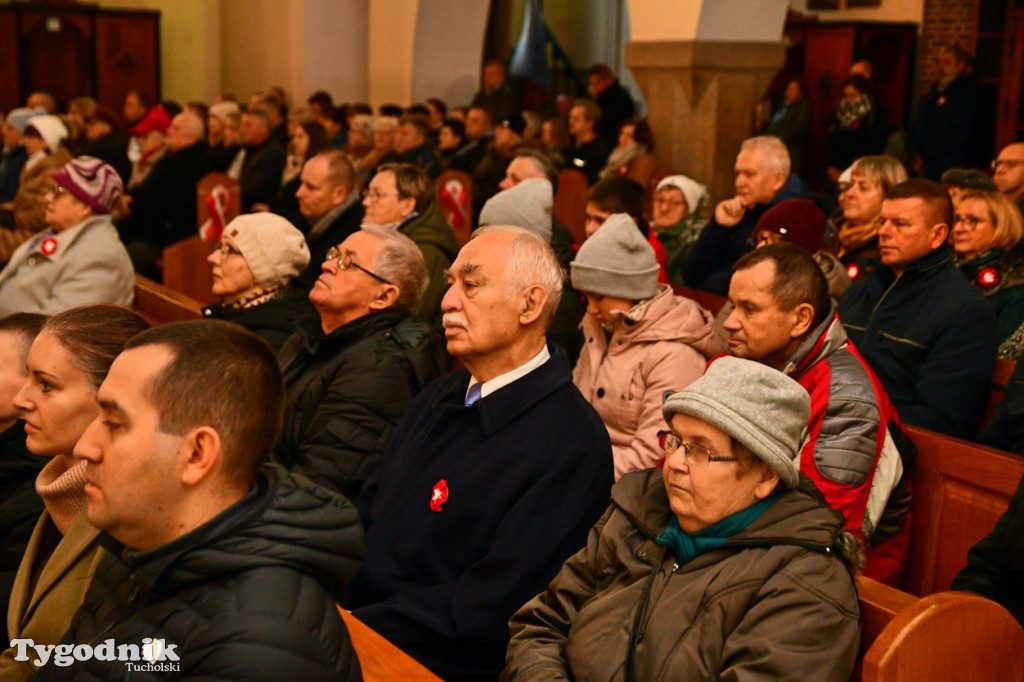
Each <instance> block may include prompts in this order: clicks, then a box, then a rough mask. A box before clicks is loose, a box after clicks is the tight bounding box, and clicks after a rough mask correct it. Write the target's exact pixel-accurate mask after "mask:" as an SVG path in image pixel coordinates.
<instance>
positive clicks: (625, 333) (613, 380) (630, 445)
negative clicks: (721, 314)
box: [571, 213, 724, 480]
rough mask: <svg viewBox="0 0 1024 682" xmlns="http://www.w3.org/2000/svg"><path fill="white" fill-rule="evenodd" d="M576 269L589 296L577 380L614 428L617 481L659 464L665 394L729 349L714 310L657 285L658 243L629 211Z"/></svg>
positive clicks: (610, 222)
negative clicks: (651, 241)
mask: <svg viewBox="0 0 1024 682" xmlns="http://www.w3.org/2000/svg"><path fill="white" fill-rule="evenodd" d="M571 268H572V285H573V287H574V288H575V289H576V290H577V291H579V292H581V293H583V294H584V295H585V296H586V297H587V314H586V315H584V316H583V323H582V325H581V327H582V328H583V336H584V344H583V350H582V351H581V352H580V359H579V362H577V364H576V369H575V371H574V372H573V381H574V383H575V384H576V386H577V387H578V388H579V389H580V392H582V393H583V396H584V397H585V398H586V399H587V400H588V401H589V402H590V404H591V405H593V406H594V409H596V410H597V413H598V414H599V415H600V416H601V419H602V420H603V421H604V424H605V426H606V427H607V428H608V435H609V436H610V437H611V441H612V453H613V455H614V457H615V478H616V480H618V479H619V478H621V477H622V476H623V475H624V474H626V473H628V472H630V471H633V470H635V469H646V468H648V467H652V466H654V465H655V464H657V463H658V460H660V459H661V456H662V453H661V451H660V450H659V449H658V447H657V446H656V443H657V438H656V434H657V432H658V429H660V428H661V427H662V426H663V425H664V421H663V420H662V417H661V400H662V396H663V395H664V394H665V392H666V391H669V392H674V391H679V390H681V389H683V388H686V387H687V386H688V385H689V384H690V383H691V382H692V381H694V380H695V379H697V378H698V377H700V376H701V375H702V374H703V373H704V366H705V365H706V364H707V361H708V359H709V358H711V357H712V356H714V355H717V354H718V353H721V352H723V350H724V347H723V346H722V345H721V342H720V341H719V340H718V339H717V337H716V336H715V331H714V319H713V317H712V315H711V313H709V312H708V311H707V310H705V309H703V308H701V307H700V305H698V304H697V303H696V302H695V301H692V300H690V299H688V298H684V297H682V296H675V295H673V293H672V289H671V288H670V287H669V286H667V285H664V284H662V285H659V284H658V261H657V259H656V258H655V255H654V249H652V248H651V246H650V244H648V242H647V240H646V239H644V236H643V235H642V234H641V233H640V230H639V229H638V228H637V226H636V223H634V222H633V219H632V218H630V217H629V216H628V215H625V214H621V213H620V214H618V215H613V216H610V217H609V218H608V219H607V220H606V221H605V222H604V224H603V225H602V226H601V227H600V229H598V231H597V232H595V233H594V235H593V236H592V237H590V239H588V240H587V241H586V242H585V243H584V244H583V246H582V247H580V250H579V253H578V254H577V255H576V259H575V260H574V261H573V263H572V265H571Z"/></svg>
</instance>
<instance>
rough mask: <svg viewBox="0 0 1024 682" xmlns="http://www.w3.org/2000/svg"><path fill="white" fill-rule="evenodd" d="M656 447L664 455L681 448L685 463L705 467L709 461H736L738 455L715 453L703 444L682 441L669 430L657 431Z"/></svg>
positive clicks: (673, 452)
mask: <svg viewBox="0 0 1024 682" xmlns="http://www.w3.org/2000/svg"><path fill="white" fill-rule="evenodd" d="M658 447H660V448H661V449H662V451H663V452H664V453H665V454H666V455H673V454H675V452H676V450H678V449H679V448H682V449H683V456H684V457H686V463H687V464H690V465H692V466H698V467H706V466H707V465H708V464H709V463H710V462H738V461H739V457H725V456H723V455H716V454H714V453H712V452H711V451H710V450H708V449H707V448H706V447H704V446H703V445H694V444H693V443H684V442H683V441H682V440H681V439H680V438H679V436H677V435H676V434H674V433H672V432H671V431H658Z"/></svg>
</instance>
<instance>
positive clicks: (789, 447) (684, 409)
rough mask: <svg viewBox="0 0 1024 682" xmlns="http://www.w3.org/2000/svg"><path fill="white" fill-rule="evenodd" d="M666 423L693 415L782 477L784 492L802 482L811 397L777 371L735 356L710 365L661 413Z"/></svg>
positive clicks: (673, 398) (667, 404) (674, 397)
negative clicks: (802, 453) (801, 458)
mask: <svg viewBox="0 0 1024 682" xmlns="http://www.w3.org/2000/svg"><path fill="white" fill-rule="evenodd" d="M661 413H662V415H664V417H665V421H666V422H668V423H669V424H671V423H672V415H674V414H676V413H679V414H687V415H690V416H691V417H696V418H697V419H700V420H701V421H703V422H707V423H708V424H711V425H712V426H714V427H716V428H718V429H720V430H722V431H724V432H725V433H727V434H729V435H730V436H732V437H733V438H735V439H736V440H737V441H739V442H740V443H741V444H742V445H744V446H745V447H746V448H748V449H749V450H750V451H751V452H752V453H754V456H756V457H757V458H758V459H761V460H763V461H764V462H765V463H766V464H767V465H768V466H770V467H771V468H772V469H774V470H775V471H776V473H778V474H779V479H781V481H782V484H783V486H785V487H786V488H795V487H796V485H797V483H798V482H799V481H800V468H799V464H798V460H797V458H798V457H799V455H800V450H801V449H802V448H803V444H804V440H805V439H806V437H807V420H808V419H810V416H811V397H810V395H808V393H807V391H806V390H805V389H804V387H803V386H801V385H800V384H798V383H797V382H796V381H794V380H793V379H791V378H789V377H788V376H786V375H785V374H783V373H782V372H780V371H778V370H777V369H772V368H771V367H768V366H767V365H762V364H761V363H759V362H754V361H753V360H743V359H741V358H734V357H731V356H724V357H721V358H718V359H717V360H714V361H712V362H711V364H710V365H708V368H707V371H705V372H704V376H702V377H701V378H700V379H697V380H696V381H694V382H693V383H692V384H690V385H689V386H687V387H686V388H685V389H683V390H682V391H680V392H679V393H673V394H672V395H670V396H669V397H668V398H667V399H666V400H665V403H664V404H663V405H662V407H661Z"/></svg>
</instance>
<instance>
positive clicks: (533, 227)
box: [480, 178, 554, 244]
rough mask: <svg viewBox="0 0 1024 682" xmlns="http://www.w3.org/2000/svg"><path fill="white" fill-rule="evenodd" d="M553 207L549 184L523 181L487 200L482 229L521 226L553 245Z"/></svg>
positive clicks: (482, 213)
mask: <svg viewBox="0 0 1024 682" xmlns="http://www.w3.org/2000/svg"><path fill="white" fill-rule="evenodd" d="M553 203H554V194H553V192H552V190H551V181H550V180H547V179H546V178H530V179H529V180H523V181H522V182H520V183H519V184H518V185H516V186H515V187H509V188H508V189H506V190H504V191H501V192H498V193H497V194H495V195H494V196H493V197H491V198H490V199H488V200H487V203H486V204H484V207H483V209H482V210H481V211H480V225H482V226H483V225H518V226H519V227H525V228H526V229H527V230H529V231H530V232H533V233H534V234H535V235H537V236H538V237H540V238H541V239H543V240H544V243H545V244H550V243H551V206H552V204H553Z"/></svg>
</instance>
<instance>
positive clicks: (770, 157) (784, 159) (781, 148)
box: [740, 135, 790, 177]
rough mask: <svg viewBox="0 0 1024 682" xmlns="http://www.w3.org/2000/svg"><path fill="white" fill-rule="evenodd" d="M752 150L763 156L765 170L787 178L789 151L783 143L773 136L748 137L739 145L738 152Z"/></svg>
mask: <svg viewBox="0 0 1024 682" xmlns="http://www.w3.org/2000/svg"><path fill="white" fill-rule="evenodd" d="M752 149H759V150H761V153H763V154H764V165H765V169H766V170H770V171H778V172H780V173H782V174H783V175H785V176H786V177H789V169H790V160H789V150H788V149H786V145H785V143H784V142H783V141H782V140H780V139H779V138H777V137H775V136H774V135H758V136H757V137H748V138H747V139H745V140H743V144H741V145H740V151H741V152H746V151H750V150H752Z"/></svg>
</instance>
